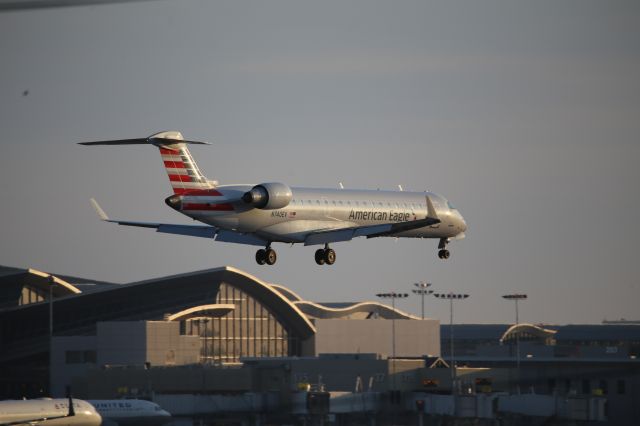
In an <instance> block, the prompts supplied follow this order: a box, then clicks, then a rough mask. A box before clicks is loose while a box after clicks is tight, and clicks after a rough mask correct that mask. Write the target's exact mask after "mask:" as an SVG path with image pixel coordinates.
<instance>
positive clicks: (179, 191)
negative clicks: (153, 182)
mask: <svg viewBox="0 0 640 426" xmlns="http://www.w3.org/2000/svg"><path fill="white" fill-rule="evenodd" d="M173 192H174V193H175V194H179V195H210V196H211V195H212V196H214V197H221V196H222V193H221V192H220V191H217V190H215V189H193V188H173Z"/></svg>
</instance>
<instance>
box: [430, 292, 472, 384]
mask: <svg viewBox="0 0 640 426" xmlns="http://www.w3.org/2000/svg"><path fill="white" fill-rule="evenodd" d="M433 295H434V296H435V297H437V298H438V299H446V300H449V314H450V325H449V341H450V342H451V346H450V352H451V353H450V357H451V361H450V362H451V365H450V367H451V393H453V386H454V381H455V378H456V372H455V365H454V363H455V357H454V354H453V301H454V300H456V299H458V300H462V299H466V298H467V297H469V295H468V294H462V293H451V292H450V293H434V294H433Z"/></svg>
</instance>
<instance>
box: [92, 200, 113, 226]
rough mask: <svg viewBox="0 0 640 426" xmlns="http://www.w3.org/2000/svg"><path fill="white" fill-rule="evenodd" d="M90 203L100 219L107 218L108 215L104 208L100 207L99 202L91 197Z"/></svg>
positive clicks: (105, 219)
mask: <svg viewBox="0 0 640 426" xmlns="http://www.w3.org/2000/svg"><path fill="white" fill-rule="evenodd" d="M91 205H92V206H93V209H94V210H95V211H96V213H98V216H100V220H104V221H108V220H109V216H107V214H106V213H105V212H104V210H102V208H101V207H100V204H98V202H97V201H96V200H95V199H94V198H92V199H91Z"/></svg>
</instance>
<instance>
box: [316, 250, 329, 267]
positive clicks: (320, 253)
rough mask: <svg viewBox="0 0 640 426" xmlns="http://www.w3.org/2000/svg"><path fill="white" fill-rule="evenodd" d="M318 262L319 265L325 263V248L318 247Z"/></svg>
mask: <svg viewBox="0 0 640 426" xmlns="http://www.w3.org/2000/svg"><path fill="white" fill-rule="evenodd" d="M315 258H316V263H317V264H318V265H324V263H325V262H326V260H325V258H324V250H323V249H318V250H316V256H315Z"/></svg>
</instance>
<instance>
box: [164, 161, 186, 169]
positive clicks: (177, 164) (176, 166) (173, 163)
mask: <svg viewBox="0 0 640 426" xmlns="http://www.w3.org/2000/svg"><path fill="white" fill-rule="evenodd" d="M164 166H165V167H169V168H170V169H185V168H186V167H185V166H184V163H183V162H181V161H165V162H164Z"/></svg>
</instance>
